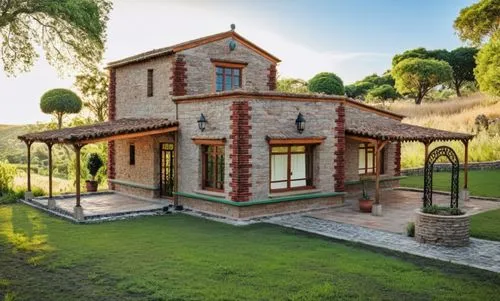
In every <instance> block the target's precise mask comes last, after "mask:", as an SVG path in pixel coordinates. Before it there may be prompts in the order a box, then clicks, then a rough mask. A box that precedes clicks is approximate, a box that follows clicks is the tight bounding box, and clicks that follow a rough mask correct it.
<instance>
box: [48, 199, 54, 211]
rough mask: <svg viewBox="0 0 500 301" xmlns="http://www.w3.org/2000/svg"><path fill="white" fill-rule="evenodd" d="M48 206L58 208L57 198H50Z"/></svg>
mask: <svg viewBox="0 0 500 301" xmlns="http://www.w3.org/2000/svg"><path fill="white" fill-rule="evenodd" d="M47 207H49V209H51V210H52V209H56V200H54V199H53V198H49V199H48V200H47Z"/></svg>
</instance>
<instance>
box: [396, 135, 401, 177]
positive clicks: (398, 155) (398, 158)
mask: <svg viewBox="0 0 500 301" xmlns="http://www.w3.org/2000/svg"><path fill="white" fill-rule="evenodd" d="M394 175H395V176H400V175H401V142H398V143H397V144H396V152H395V154H394Z"/></svg>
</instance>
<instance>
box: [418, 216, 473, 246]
mask: <svg viewBox="0 0 500 301" xmlns="http://www.w3.org/2000/svg"><path fill="white" fill-rule="evenodd" d="M469 227H470V216H469V215H468V214H465V215H458V216H442V215H433V214H426V213H422V212H420V210H417V211H416V217H415V239H416V240H417V241H418V242H421V243H430V244H436V245H443V246H448V247H462V246H466V245H468V244H469Z"/></svg>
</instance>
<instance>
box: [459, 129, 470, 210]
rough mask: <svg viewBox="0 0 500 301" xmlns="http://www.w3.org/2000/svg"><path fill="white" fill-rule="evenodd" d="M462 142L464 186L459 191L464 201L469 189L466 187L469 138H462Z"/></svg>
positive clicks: (466, 198)
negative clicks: (463, 148)
mask: <svg viewBox="0 0 500 301" xmlns="http://www.w3.org/2000/svg"><path fill="white" fill-rule="evenodd" d="M462 143H463V144H464V147H465V150H464V188H463V189H462V192H461V193H460V198H461V199H462V200H464V201H468V200H469V189H468V181H469V140H467V139H464V140H462Z"/></svg>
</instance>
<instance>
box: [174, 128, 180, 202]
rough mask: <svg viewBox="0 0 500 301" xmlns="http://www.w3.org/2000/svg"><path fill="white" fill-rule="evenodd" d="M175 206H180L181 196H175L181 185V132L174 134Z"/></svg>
mask: <svg viewBox="0 0 500 301" xmlns="http://www.w3.org/2000/svg"><path fill="white" fill-rule="evenodd" d="M174 135H175V136H174V137H175V138H174V139H175V140H174V206H175V207H177V206H179V196H178V195H177V194H175V192H177V191H178V185H179V168H178V167H179V163H178V162H179V159H178V157H179V131H175V132H174Z"/></svg>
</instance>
